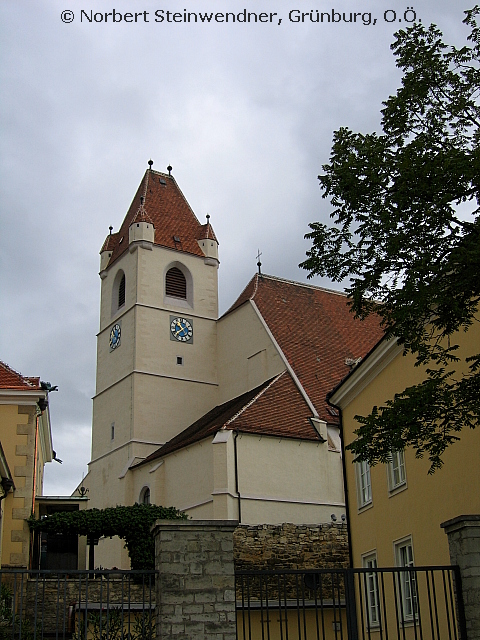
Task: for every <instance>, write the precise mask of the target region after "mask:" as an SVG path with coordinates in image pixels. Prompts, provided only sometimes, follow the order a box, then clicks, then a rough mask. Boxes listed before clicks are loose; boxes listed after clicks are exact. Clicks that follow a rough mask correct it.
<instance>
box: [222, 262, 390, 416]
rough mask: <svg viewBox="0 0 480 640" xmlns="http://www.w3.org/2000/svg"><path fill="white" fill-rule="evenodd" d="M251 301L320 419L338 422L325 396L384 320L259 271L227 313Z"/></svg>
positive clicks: (330, 294)
mask: <svg viewBox="0 0 480 640" xmlns="http://www.w3.org/2000/svg"><path fill="white" fill-rule="evenodd" d="M248 300H252V301H253V302H254V303H255V305H256V306H257V308H258V310H259V312H260V314H261V316H262V318H263V319H264V321H265V323H266V324H267V325H268V327H269V329H270V331H271V332H272V334H273V337H274V338H275V340H276V341H277V343H278V345H279V347H280V349H281V350H282V352H283V354H284V355H285V357H286V359H287V361H288V363H289V364H290V366H291V367H292V369H293V371H294V372H295V374H296V376H297V377H298V379H299V381H300V384H301V385H302V387H303V389H304V390H305V392H306V394H307V395H308V397H309V398H310V400H311V402H312V403H313V405H314V406H315V408H316V410H317V412H318V415H319V417H320V418H321V419H322V420H325V421H326V422H327V423H328V424H333V425H335V424H338V422H339V420H338V417H337V416H332V412H331V409H330V408H329V406H328V403H327V401H326V396H327V393H328V392H329V391H331V390H332V389H333V388H334V387H335V386H336V385H337V384H338V383H339V382H340V380H342V379H343V378H344V377H345V376H346V375H347V374H348V373H349V372H350V370H351V368H350V366H349V365H347V364H346V360H347V359H355V360H356V359H357V358H363V357H365V355H366V354H367V353H368V352H369V351H370V349H371V348H372V347H373V346H374V345H375V344H376V343H377V342H378V341H379V340H380V339H381V338H382V336H383V330H382V328H381V326H380V318H379V317H378V316H376V315H370V316H368V317H367V318H366V319H365V320H358V319H355V317H354V314H353V313H352V312H351V311H350V307H349V299H348V298H347V296H346V295H345V294H343V293H340V292H338V291H331V290H329V289H324V288H321V287H315V286H313V285H310V284H302V283H300V282H292V281H290V280H283V279H281V278H276V277H273V276H267V275H259V274H256V275H255V276H254V277H253V278H252V280H250V282H249V283H248V285H247V286H246V287H245V289H244V290H243V291H242V293H241V294H240V296H239V297H238V299H237V300H236V301H235V302H234V303H233V305H232V306H231V307H230V309H229V310H228V311H227V312H226V313H225V315H227V314H229V313H232V311H234V310H235V309H237V308H238V307H240V306H241V305H242V304H244V303H245V302H247V301H248Z"/></svg>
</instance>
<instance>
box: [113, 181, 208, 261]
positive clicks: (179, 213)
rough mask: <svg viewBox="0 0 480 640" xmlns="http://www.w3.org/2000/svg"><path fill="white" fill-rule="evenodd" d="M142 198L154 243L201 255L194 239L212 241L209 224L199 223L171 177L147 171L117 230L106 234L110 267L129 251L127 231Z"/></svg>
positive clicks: (202, 254)
mask: <svg viewBox="0 0 480 640" xmlns="http://www.w3.org/2000/svg"><path fill="white" fill-rule="evenodd" d="M142 196H143V198H144V202H143V205H144V209H145V211H146V212H147V215H148V218H149V219H150V220H149V221H151V222H152V223H153V225H154V227H155V244H158V245H161V246H164V247H168V248H170V249H175V250H177V251H182V252H184V253H191V254H193V255H196V256H202V257H203V256H204V253H203V252H202V250H201V249H200V247H199V245H198V242H197V240H198V239H201V238H205V237H209V238H215V234H214V232H213V229H212V227H211V225H210V224H209V223H208V224H206V225H202V224H200V222H199V221H198V219H197V217H196V216H195V214H194V213H193V211H192V209H191V208H190V205H189V204H188V202H187V201H186V199H185V196H184V195H183V193H182V192H181V190H180V188H179V186H178V185H177V183H176V182H175V178H174V177H173V176H171V175H168V174H166V173H161V172H159V171H153V170H151V169H147V171H146V172H145V175H144V176H143V179H142V181H141V183H140V186H139V187H138V190H137V193H136V194H135V197H134V198H133V200H132V203H131V205H130V208H129V210H128V212H127V215H126V216H125V219H124V220H123V222H122V225H121V227H120V229H119V231H118V232H117V233H112V234H111V235H108V236H107V238H106V240H105V242H104V244H103V247H102V251H112V252H113V253H112V256H111V258H110V261H109V265H110V264H112V263H113V262H114V261H115V260H116V259H117V258H118V257H119V256H121V255H122V254H123V253H124V252H125V251H127V249H128V228H129V226H130V225H131V224H132V222H133V220H134V218H135V216H136V214H137V213H138V211H139V208H140V205H141V201H140V199H141V198H142ZM206 227H208V229H205V228H206ZM202 229H203V230H202ZM206 233H208V235H205V234H206ZM175 238H178V239H179V241H175ZM215 239H216V238H215Z"/></svg>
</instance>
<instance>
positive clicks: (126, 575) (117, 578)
mask: <svg viewBox="0 0 480 640" xmlns="http://www.w3.org/2000/svg"><path fill="white" fill-rule="evenodd" d="M49 637H50V638H55V639H56V640H59V639H60V638H62V639H67V638H69V639H74V640H107V639H108V640H153V638H154V637H155V571H115V570H113V571H106V570H105V571H104V570H102V571H98V570H97V571H68V572H67V571H26V570H24V571H22V570H0V640H43V639H44V638H49Z"/></svg>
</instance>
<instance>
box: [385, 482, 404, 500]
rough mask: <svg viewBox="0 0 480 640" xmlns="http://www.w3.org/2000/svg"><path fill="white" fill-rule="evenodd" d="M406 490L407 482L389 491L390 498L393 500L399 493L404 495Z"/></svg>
mask: <svg viewBox="0 0 480 640" xmlns="http://www.w3.org/2000/svg"><path fill="white" fill-rule="evenodd" d="M405 489H407V482H406V481H405V482H402V484H398V485H397V486H396V487H393V488H392V489H390V488H389V489H388V497H389V498H392V497H393V496H396V495H397V493H402V491H405Z"/></svg>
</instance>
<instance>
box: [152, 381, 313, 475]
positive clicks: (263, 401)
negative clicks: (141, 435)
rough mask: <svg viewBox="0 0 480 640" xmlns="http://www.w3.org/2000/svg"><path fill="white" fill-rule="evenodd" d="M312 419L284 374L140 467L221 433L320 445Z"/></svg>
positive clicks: (212, 414)
mask: <svg viewBox="0 0 480 640" xmlns="http://www.w3.org/2000/svg"><path fill="white" fill-rule="evenodd" d="M311 415H312V412H311V410H310V408H309V406H308V404H307V403H306V401H305V399H304V398H303V396H302V394H301V393H300V391H299V390H298V388H297V386H296V384H295V382H294V381H293V379H292V378H291V376H290V374H289V373H288V372H287V371H284V372H283V373H281V374H279V375H278V376H276V377H275V378H272V379H270V380H267V381H266V382H264V383H263V384H261V385H259V386H258V387H256V388H255V389H252V390H251V391H247V392H246V393H243V394H242V395H240V396H238V397H236V398H233V399H232V400H229V401H228V402H225V403H224V404H221V405H219V406H217V407H215V408H214V409H212V410H211V411H209V412H208V413H206V414H205V415H203V416H202V417H201V418H199V419H198V420H196V421H195V422H194V423H193V424H191V425H190V426H189V427H187V428H186V429H184V430H183V431H182V432H181V433H179V434H178V435H177V436H175V437H174V438H172V439H171V440H169V441H168V442H166V443H165V444H164V445H163V446H162V447H160V448H159V449H157V451H154V452H153V453H152V454H150V455H149V456H148V457H147V458H145V460H143V461H142V462H141V463H140V464H145V463H148V462H152V461H153V460H156V459H157V458H161V457H163V456H165V455H167V454H168V453H173V452H174V451H178V450H179V449H183V448H184V447H187V446H189V445H191V444H194V443H195V442H199V441H200V440H203V439H204V438H207V437H213V436H214V435H215V434H216V433H217V432H218V431H222V430H231V431H239V432H242V433H252V434H256V435H263V436H276V437H280V438H296V439H300V440H312V441H320V440H321V439H320V437H319V435H318V433H317V431H316V430H315V428H314V427H313V425H312V423H311V422H310V420H309V418H310V417H311Z"/></svg>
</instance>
